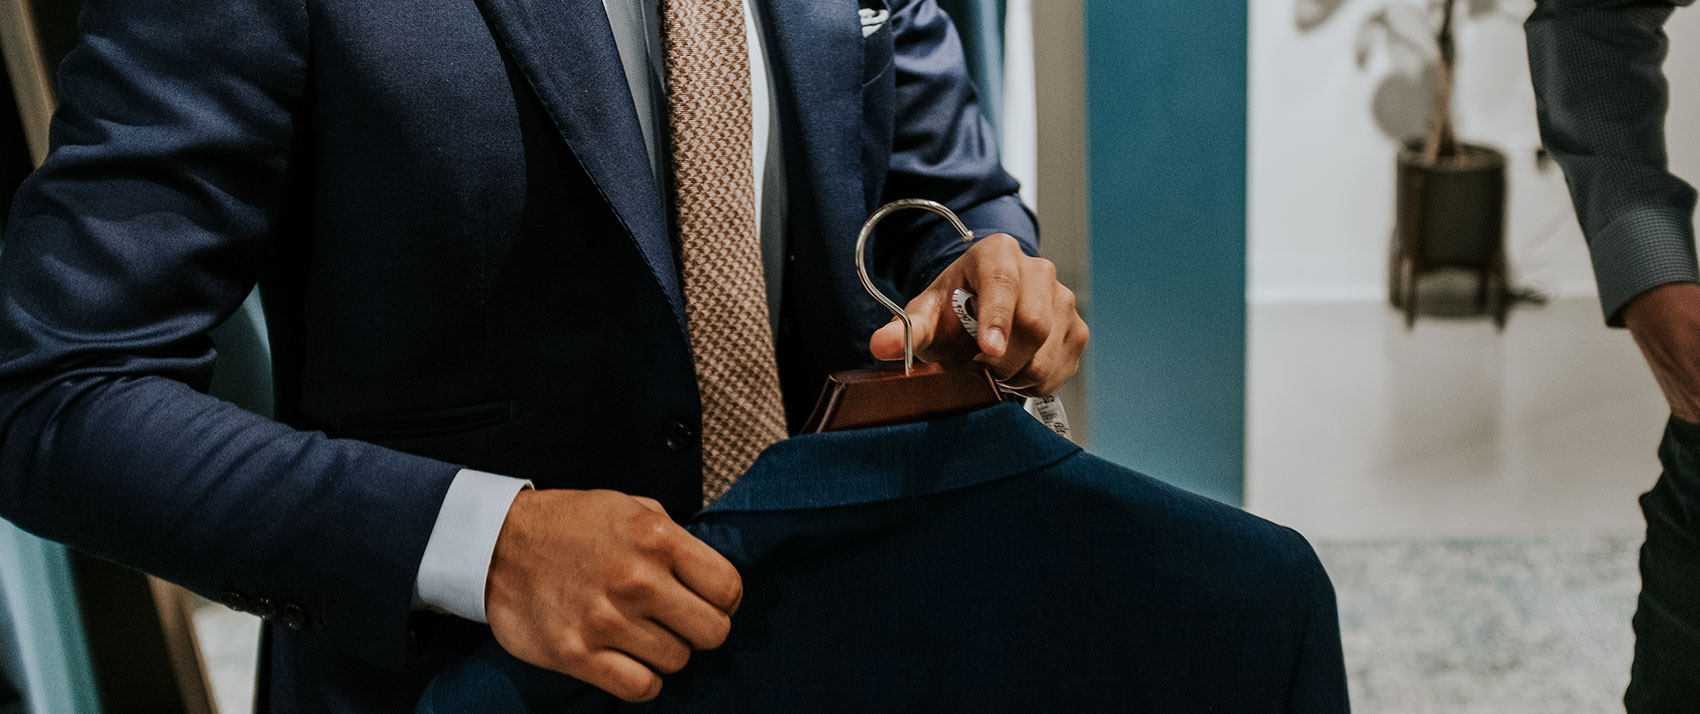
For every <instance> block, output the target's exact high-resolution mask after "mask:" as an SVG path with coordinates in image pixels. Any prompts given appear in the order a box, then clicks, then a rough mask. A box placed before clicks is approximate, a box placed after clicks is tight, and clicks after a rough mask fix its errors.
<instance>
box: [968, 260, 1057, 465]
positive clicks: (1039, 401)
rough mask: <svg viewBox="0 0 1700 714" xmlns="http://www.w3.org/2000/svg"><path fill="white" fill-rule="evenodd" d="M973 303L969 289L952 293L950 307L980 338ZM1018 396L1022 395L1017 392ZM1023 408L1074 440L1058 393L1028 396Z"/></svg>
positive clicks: (1048, 427) (971, 335) (1052, 428)
mask: <svg viewBox="0 0 1700 714" xmlns="http://www.w3.org/2000/svg"><path fill="white" fill-rule="evenodd" d="M973 303H974V294H973V293H970V292H968V291H967V290H958V291H956V292H954V293H951V296H950V308H951V310H952V311H954V312H955V313H956V319H957V320H960V321H961V322H962V329H963V330H966V331H967V332H968V336H969V337H974V338H978V337H979V336H980V320H979V318H976V317H974V304H973ZM998 387H999V388H1000V389H1002V388H1003V385H1002V384H999V385H998ZM1004 391H1005V392H1007V393H1010V394H1015V392H1013V391H1011V390H1007V389H1005V390H1004ZM1016 396H1022V395H1019V394H1016ZM1022 408H1023V409H1026V410H1027V413H1028V414H1031V415H1033V418H1034V419H1038V420H1039V423H1041V424H1044V425H1045V428H1047V429H1050V430H1051V431H1054V432H1056V434H1057V436H1061V437H1062V438H1064V439H1068V440H1070V441H1073V440H1074V436H1073V435H1072V434H1073V430H1072V429H1070V428H1069V426H1068V411H1067V410H1066V409H1063V403H1062V400H1061V399H1058V398H1057V396H1056V395H1054V394H1053V395H1051V396H1048V397H1026V402H1025V403H1024V404H1023V405H1022Z"/></svg>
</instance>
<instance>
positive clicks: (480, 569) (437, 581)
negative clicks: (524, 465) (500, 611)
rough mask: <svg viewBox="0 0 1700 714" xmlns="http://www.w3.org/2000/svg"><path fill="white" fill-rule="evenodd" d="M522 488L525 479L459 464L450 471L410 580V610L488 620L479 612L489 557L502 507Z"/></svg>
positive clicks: (528, 484) (504, 515)
mask: <svg viewBox="0 0 1700 714" xmlns="http://www.w3.org/2000/svg"><path fill="white" fill-rule="evenodd" d="M527 488H531V482H530V481H526V480H523V479H517V478H509V477H507V476H497V475H496V474H489V473H484V472H483V471H474V470H472V469H461V470H460V473H457V474H455V478H454V481H453V482H452V483H450V484H449V491H448V495H446V496H444V497H443V508H442V510H441V511H438V512H437V524H436V525H435V526H433V527H432V528H431V539H430V540H429V541H426V543H425V557H424V558H422V559H421V560H420V561H419V575H418V577H417V578H415V579H414V581H413V606H414V607H415V608H416V609H428V610H436V611H438V612H445V613H448V614H450V615H455V616H457V617H463V618H466V619H468V620H472V621H473V622H489V618H488V617H487V616H486V615H485V614H484V583H485V581H486V579H487V578H488V577H489V575H490V558H491V556H492V555H494V554H495V552H496V537H497V536H499V535H501V533H502V523H503V522H504V521H506V520H507V518H508V508H509V507H510V506H512V505H513V502H514V497H515V496H518V495H519V492H520V491H522V490H524V489H527Z"/></svg>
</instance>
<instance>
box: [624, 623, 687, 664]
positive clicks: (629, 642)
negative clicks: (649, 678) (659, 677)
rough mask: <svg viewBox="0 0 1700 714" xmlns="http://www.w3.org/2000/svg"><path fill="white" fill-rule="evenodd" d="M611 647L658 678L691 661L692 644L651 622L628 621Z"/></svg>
mask: <svg viewBox="0 0 1700 714" xmlns="http://www.w3.org/2000/svg"><path fill="white" fill-rule="evenodd" d="M611 644H612V646H613V648H614V649H616V650H619V651H621V652H624V653H626V654H628V655H631V656H632V658H633V659H636V660H637V661H639V662H642V663H643V664H645V665H646V666H648V667H649V668H650V669H652V670H655V671H656V672H659V673H661V674H672V673H674V672H677V671H679V670H681V669H684V668H685V665H686V664H689V663H690V661H691V644H690V643H689V642H686V641H685V640H684V639H682V638H680V637H679V636H678V635H676V634H674V633H673V631H672V630H669V629H667V628H665V627H662V626H661V625H660V624H657V623H656V622H654V621H652V620H629V621H627V622H626V626H625V628H624V631H622V632H620V633H619V634H618V635H617V636H616V638H615V639H614V640H613V641H612V642H611Z"/></svg>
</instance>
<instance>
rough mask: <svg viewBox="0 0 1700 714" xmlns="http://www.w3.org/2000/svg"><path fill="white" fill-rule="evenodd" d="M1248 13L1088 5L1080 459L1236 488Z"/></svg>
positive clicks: (1192, 483) (1209, 0)
mask: <svg viewBox="0 0 1700 714" xmlns="http://www.w3.org/2000/svg"><path fill="white" fill-rule="evenodd" d="M1246 38H1247V5H1246V3H1245V2H1243V0H1242V1H1241V2H1225V1H1223V0H1197V1H1195V2H1164V1H1157V0H1087V1H1086V89H1087V146H1088V156H1089V159H1088V168H1087V171H1088V179H1087V180H1088V186H1089V193H1090V204H1089V205H1090V207H1089V211H1090V221H1091V244H1092V248H1091V265H1092V314H1091V315H1090V319H1091V322H1092V328H1093V344H1092V348H1091V349H1092V352H1091V355H1090V361H1089V367H1088V369H1089V370H1090V373H1089V383H1090V384H1091V385H1092V397H1091V409H1092V419H1093V444H1092V445H1093V450H1094V451H1095V452H1096V453H1098V454H1099V455H1101V456H1104V457H1106V458H1109V459H1111V460H1114V461H1116V462H1118V463H1122V464H1124V465H1127V466H1129V467H1132V468H1135V469H1138V470H1140V471H1143V472H1145V473H1149V474H1151V475H1152V476H1155V477H1158V478H1162V479H1164V480H1167V481H1169V482H1171V483H1175V484H1177V485H1179V486H1182V487H1185V488H1188V489H1190V490H1193V491H1196V492H1199V493H1203V494H1205V495H1207V496H1210V497H1213V498H1216V499H1219V500H1223V501H1226V502H1229V503H1233V504H1239V503H1240V502H1241V501H1242V500H1243V497H1244V481H1245V476H1244V474H1245V349H1246V348H1245V339H1246V338H1245V330H1246V321H1245V267H1246V266H1245V255H1246V252H1245V235H1246V91H1247V84H1246V42H1247V39H1246Z"/></svg>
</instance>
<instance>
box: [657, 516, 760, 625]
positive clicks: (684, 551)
mask: <svg viewBox="0 0 1700 714" xmlns="http://www.w3.org/2000/svg"><path fill="white" fill-rule="evenodd" d="M685 537H686V538H687V540H686V542H685V543H684V544H683V545H682V546H681V547H680V549H679V555H678V559H677V560H676V561H675V562H674V563H673V575H674V577H677V578H678V579H679V582H681V583H683V584H684V585H685V587H687V588H690V589H691V592H694V593H696V594H697V596H698V597H701V598H702V599H703V600H706V601H707V602H708V604H710V605H713V606H715V607H716V608H719V609H720V611H721V612H724V613H726V614H728V615H730V614H732V613H734V612H737V611H738V603H739V602H741V601H742V600H743V599H744V579H743V577H742V576H740V575H738V569H737V568H735V567H733V566H732V563H731V562H730V561H728V560H726V557H725V556H723V555H721V554H720V553H719V552H718V551H716V550H715V549H713V548H710V547H708V544H707V543H704V542H702V541H700V540H697V539H696V537H695V536H691V535H689V534H688V533H687V534H686V536H685Z"/></svg>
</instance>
